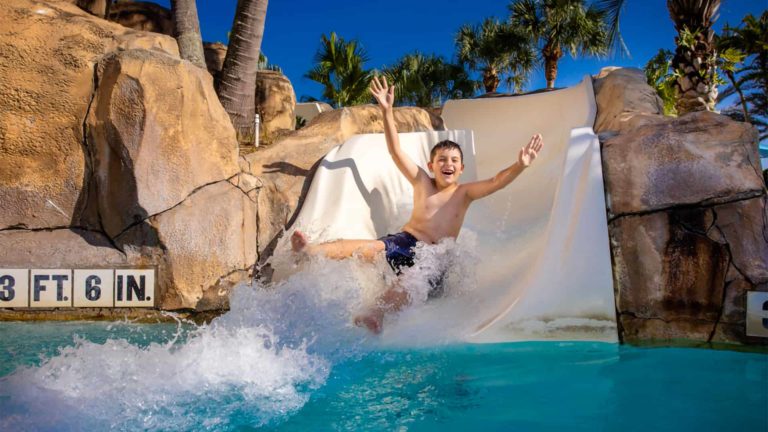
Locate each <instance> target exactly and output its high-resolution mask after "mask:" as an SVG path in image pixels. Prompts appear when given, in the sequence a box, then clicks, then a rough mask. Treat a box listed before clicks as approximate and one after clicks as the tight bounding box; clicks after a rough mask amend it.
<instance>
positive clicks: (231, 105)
mask: <svg viewBox="0 0 768 432" xmlns="http://www.w3.org/2000/svg"><path fill="white" fill-rule="evenodd" d="M267 2H268V0H238V2H237V9H236V11H235V20H234V23H233V24H232V32H231V37H230V40H229V47H228V48H227V56H226V57H225V58H224V66H223V67H222V69H221V75H220V79H219V81H218V85H217V86H216V91H217V94H218V95H219V100H220V101H221V104H222V106H224V109H225V110H226V111H227V114H229V118H230V119H231V120H232V124H233V125H234V127H235V131H237V133H238V136H239V139H240V141H241V142H244V143H252V142H253V140H255V136H254V135H253V131H254V119H255V117H256V106H255V97H256V72H257V70H258V65H259V53H260V51H261V40H262V38H263V37H264V22H265V20H266V16H267Z"/></svg>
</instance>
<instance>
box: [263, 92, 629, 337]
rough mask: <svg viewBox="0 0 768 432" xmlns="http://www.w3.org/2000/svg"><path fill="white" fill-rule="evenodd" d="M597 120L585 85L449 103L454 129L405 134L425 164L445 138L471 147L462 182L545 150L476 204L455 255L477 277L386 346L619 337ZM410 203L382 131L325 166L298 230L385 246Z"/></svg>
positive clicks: (337, 151)
mask: <svg viewBox="0 0 768 432" xmlns="http://www.w3.org/2000/svg"><path fill="white" fill-rule="evenodd" d="M595 113H596V105H595V101H594V93H593V90H592V83H591V79H590V78H589V77H585V78H584V80H583V81H582V82H581V83H580V84H578V85H576V86H574V87H569V88H565V89H562V90H556V91H551V92H545V93H538V94H530V95H524V96H515V97H497V98H484V99H471V100H455V101H448V102H447V103H446V104H445V106H444V108H443V113H442V115H443V119H444V121H445V124H446V127H447V128H448V129H449V130H446V131H436V132H420V133H402V134H400V140H401V145H402V147H403V149H404V151H405V152H406V153H408V155H409V156H410V157H411V158H413V160H414V161H416V163H417V164H419V165H420V166H422V167H426V164H427V162H428V158H429V149H430V148H431V146H433V145H434V144H436V143H437V142H439V141H441V140H443V139H451V140H453V141H455V142H458V143H460V144H461V145H462V146H463V151H464V156H465V172H464V174H463V176H462V181H463V182H467V181H473V180H476V179H482V178H488V177H491V176H493V175H495V174H496V173H497V172H498V171H499V170H501V169H503V168H505V167H506V166H508V165H510V164H511V163H513V162H514V161H516V158H517V153H518V151H519V148H520V147H521V146H523V145H524V144H525V143H527V141H528V140H529V139H530V137H531V135H533V134H534V133H541V134H542V135H543V137H544V141H545V147H544V149H543V150H542V152H541V154H540V156H539V158H538V159H537V160H536V162H535V163H534V165H533V166H532V167H531V168H530V169H528V170H526V171H525V172H524V173H523V174H522V175H521V176H520V177H519V178H518V179H517V180H515V181H514V182H513V183H512V184H511V185H509V186H508V187H507V188H505V189H504V190H502V191H500V192H498V193H496V194H494V195H491V196H489V197H487V198H484V199H482V200H479V201H477V202H475V203H474V204H473V205H472V207H471V208H470V210H469V213H468V214H467V217H466V219H465V224H464V227H463V229H462V233H461V235H460V236H459V239H458V245H457V246H456V247H458V248H459V249H466V251H467V252H468V253H467V255H473V254H474V256H475V261H476V262H475V263H474V264H473V266H474V267H473V269H474V275H473V280H472V281H471V282H467V281H466V280H464V281H462V282H461V285H462V286H461V287H458V288H459V289H455V290H454V291H455V292H454V293H453V294H451V292H450V291H449V294H448V295H446V296H445V298H440V299H438V300H433V301H429V302H426V303H424V304H421V305H417V306H415V307H413V308H410V309H408V310H406V311H405V312H403V313H401V314H400V315H399V316H397V318H396V319H391V320H389V321H387V322H385V332H384V335H383V337H384V338H385V339H387V340H390V341H393V343H398V342H404V341H409V342H413V341H414V340H416V339H418V338H420V337H422V336H423V335H429V337H430V338H433V339H434V338H435V337H438V338H439V339H441V340H457V341H462V342H509V341H524V340H598V341H609V342H614V341H616V338H617V332H616V321H615V306H614V292H613V282H612V276H611V259H610V252H609V244H608V232H607V226H608V225H607V221H606V213H605V198H604V192H603V180H602V166H601V160H600V147H599V142H598V139H597V136H596V135H595V134H594V132H593V131H592V125H593V124H594V119H595ZM411 200H412V187H411V185H410V184H409V183H408V182H407V181H406V180H405V178H404V177H403V176H402V175H401V174H400V172H399V171H398V170H397V168H396V167H395V165H394V163H392V161H391V158H390V156H389V154H388V152H387V149H386V143H385V140H384V136H383V134H365V135H356V136H353V137H352V138H350V139H349V140H348V141H347V142H345V143H344V144H343V145H340V146H338V147H335V148H334V149H332V150H331V151H330V152H329V153H328V155H326V157H325V158H324V160H323V161H322V162H321V164H320V166H319V168H318V170H317V173H316V174H315V177H314V179H313V180H312V184H311V186H310V189H309V191H308V194H307V197H306V200H305V202H304V204H303V206H302V208H301V210H300V213H299V215H298V217H297V219H296V222H295V224H294V226H293V227H292V228H296V227H299V228H301V229H302V230H304V231H307V232H309V234H310V235H311V237H312V240H313V241H326V240H333V239H338V238H358V239H374V238H378V237H380V236H382V235H385V234H387V233H394V232H398V231H399V230H400V228H401V227H402V225H403V224H404V223H405V222H406V221H407V219H408V217H409V215H410V211H411V208H412V202H411ZM283 247H285V244H284V245H283ZM278 274H279V272H278ZM423 337H427V336H423Z"/></svg>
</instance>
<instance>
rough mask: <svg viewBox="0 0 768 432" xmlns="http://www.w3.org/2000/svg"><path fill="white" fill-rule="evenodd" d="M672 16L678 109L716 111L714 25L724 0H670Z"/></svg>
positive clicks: (681, 113)
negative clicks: (674, 34) (675, 33)
mask: <svg viewBox="0 0 768 432" xmlns="http://www.w3.org/2000/svg"><path fill="white" fill-rule="evenodd" d="M667 8H668V9H669V16H670V17H671V18H672V22H673V23H674V24H675V30H676V31H677V36H676V37H675V44H676V45H677V47H676V48H675V56H674V57H673V58H672V68H673V69H674V70H675V71H676V73H677V75H678V77H677V92H678V95H679V97H678V100H677V104H676V108H677V112H678V113H679V114H680V115H683V114H685V113H688V112H694V111H704V110H707V111H714V109H715V102H717V83H716V81H715V71H716V65H717V52H716V50H715V41H714V37H715V32H714V30H712V26H713V25H714V23H715V20H716V19H717V10H718V9H719V8H720V0H667Z"/></svg>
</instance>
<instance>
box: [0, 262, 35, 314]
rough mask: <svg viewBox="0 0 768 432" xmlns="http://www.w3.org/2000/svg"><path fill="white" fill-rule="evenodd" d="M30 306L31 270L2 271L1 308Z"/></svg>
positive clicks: (0, 276) (0, 282)
mask: <svg viewBox="0 0 768 432" xmlns="http://www.w3.org/2000/svg"><path fill="white" fill-rule="evenodd" d="M28 306H29V270H27V269H10V270H0V307H28Z"/></svg>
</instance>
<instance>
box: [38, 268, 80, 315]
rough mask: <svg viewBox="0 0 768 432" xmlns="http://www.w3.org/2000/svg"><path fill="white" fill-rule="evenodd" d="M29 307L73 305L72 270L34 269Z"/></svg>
mask: <svg viewBox="0 0 768 432" xmlns="http://www.w3.org/2000/svg"><path fill="white" fill-rule="evenodd" d="M29 279H30V291H29V307H62V306H63V307H68V306H72V270H65V269H32V272H31V274H30V276H29Z"/></svg>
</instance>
